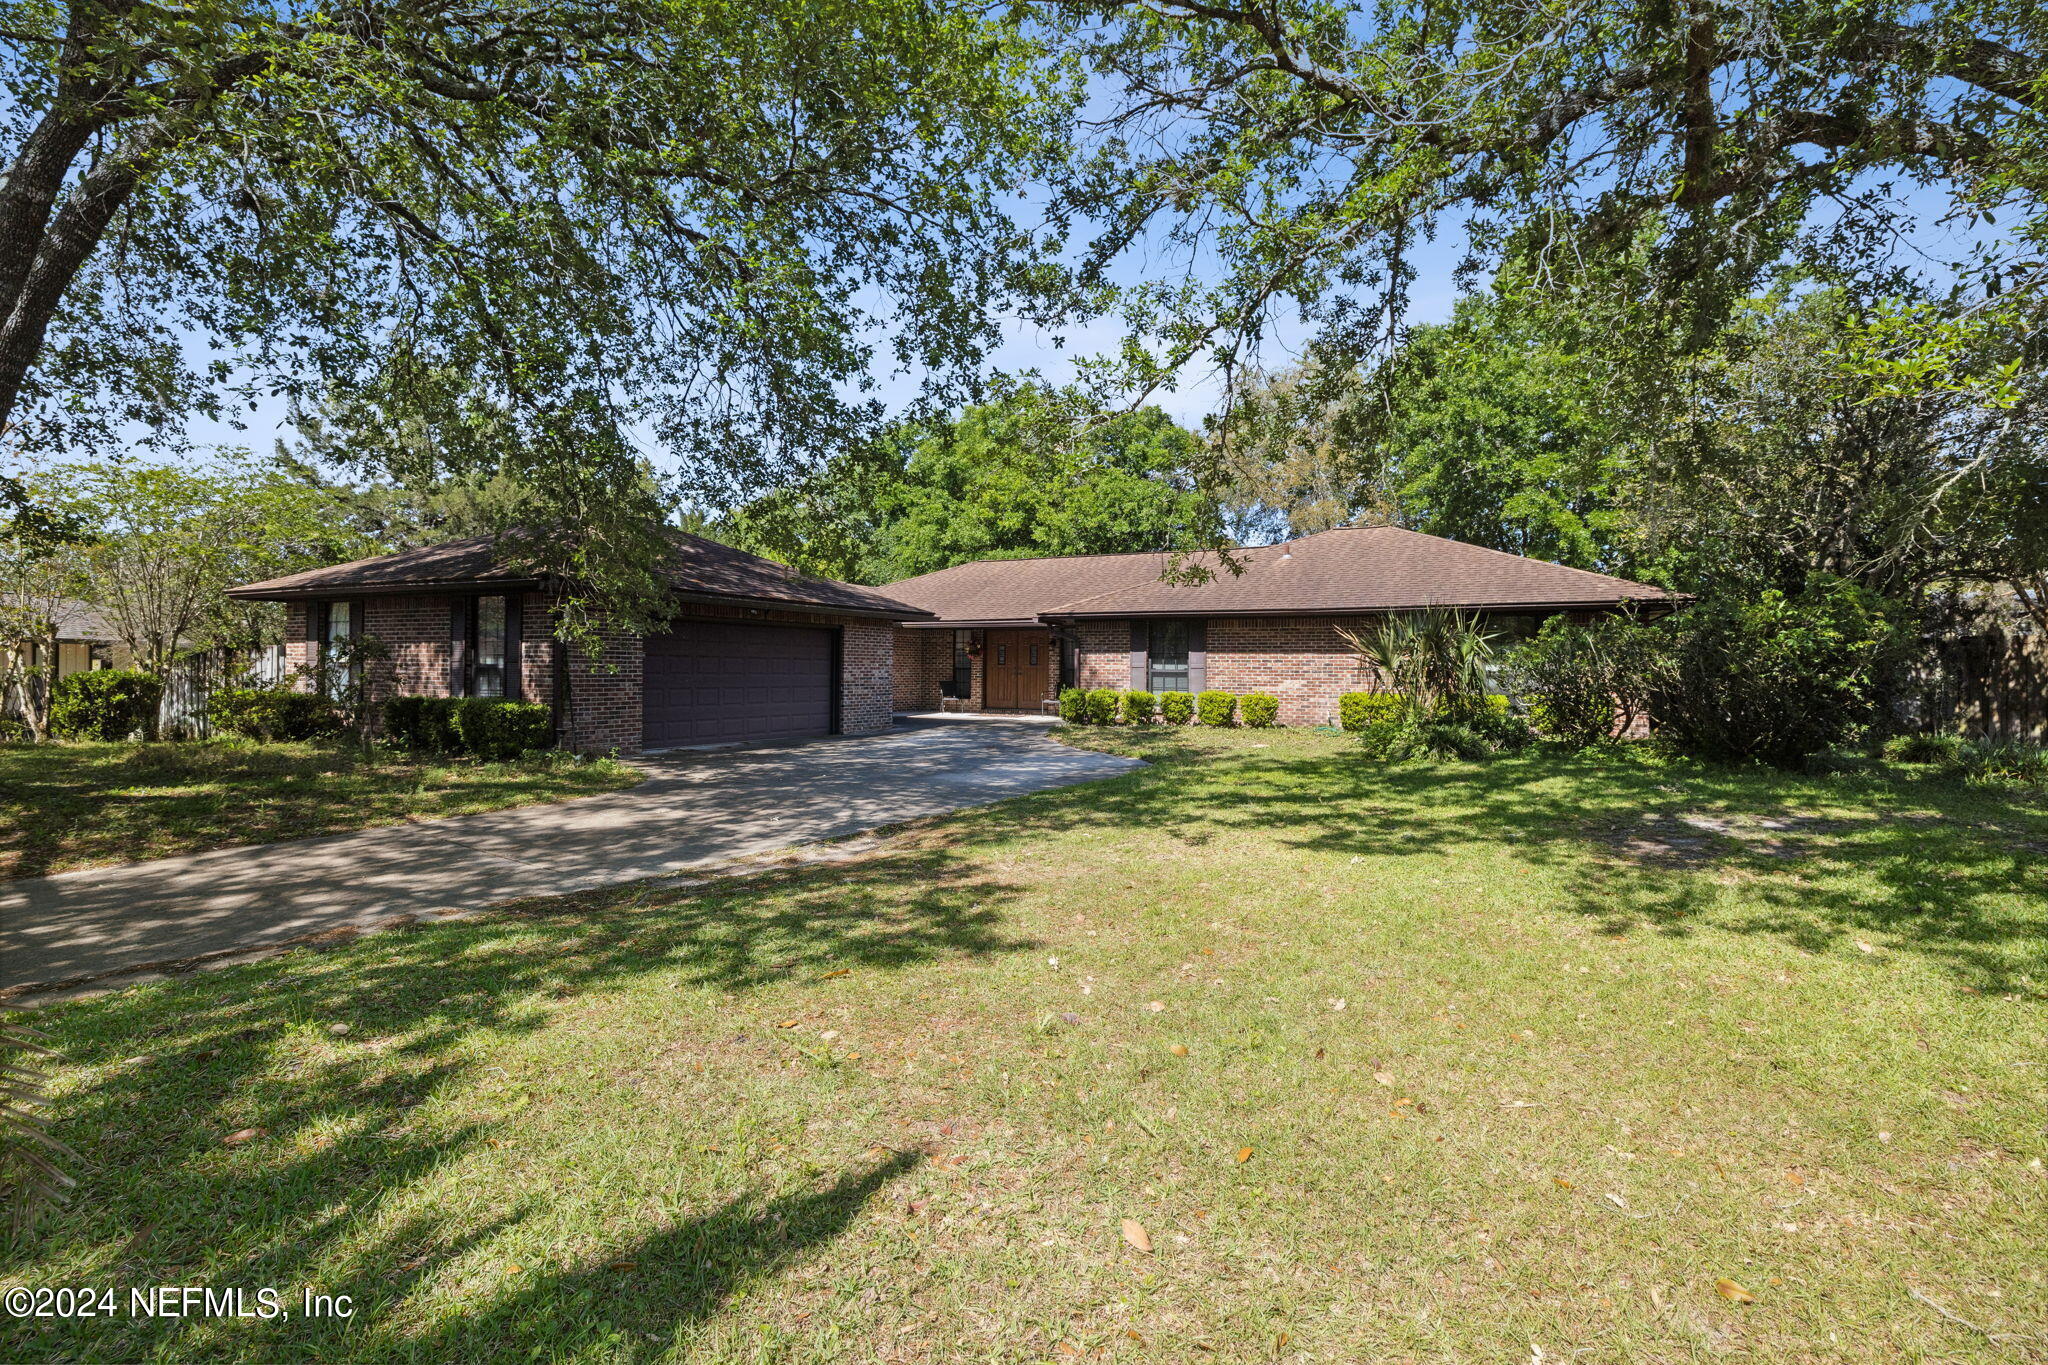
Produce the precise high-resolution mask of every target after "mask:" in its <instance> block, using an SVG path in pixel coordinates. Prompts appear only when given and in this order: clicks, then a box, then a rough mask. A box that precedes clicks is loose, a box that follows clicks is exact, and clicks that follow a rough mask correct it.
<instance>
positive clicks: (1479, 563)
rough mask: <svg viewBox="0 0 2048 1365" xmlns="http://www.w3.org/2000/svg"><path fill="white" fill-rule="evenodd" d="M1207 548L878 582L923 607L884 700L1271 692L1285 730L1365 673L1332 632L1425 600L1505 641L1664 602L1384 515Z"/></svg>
mask: <svg viewBox="0 0 2048 1365" xmlns="http://www.w3.org/2000/svg"><path fill="white" fill-rule="evenodd" d="M1234 555H1235V557H1236V558H1237V559H1238V560H1239V562H1240V563H1241V564H1242V566H1243V572H1242V573H1238V574H1232V573H1230V572H1229V571H1228V570H1226V569H1223V568H1221V567H1219V566H1218V565H1217V564H1216V561H1215V559H1214V556H1209V555H1203V556H1197V557H1196V558H1195V563H1196V564H1197V565H1198V566H1200V567H1204V568H1207V569H1209V570H1210V571H1211V572H1212V575H1213V576H1212V577H1210V578H1209V579H1208V580H1207V581H1206V582H1201V583H1185V584H1183V583H1173V582H1168V581H1166V580H1165V578H1164V575H1165V573H1166V571H1167V569H1168V567H1169V560H1170V556H1168V555H1167V554H1164V553H1152V554H1121V555H1071V556H1062V557H1056V558H1048V559H996V560H983V561H980V562H977V563H973V564H960V565H956V566H954V567H953V568H950V569H941V570H939V571H938V572H937V573H928V574H923V575H920V576H919V577H916V578H906V579H903V580H901V581H900V582H896V583H891V584H889V585H888V586H887V588H886V589H885V591H887V592H888V594H889V595H890V596H891V597H894V598H896V599H898V600H900V601H903V602H906V603H909V604H910V605H912V606H915V607H922V608H924V609H925V610H926V611H927V612H929V613H930V616H929V617H928V618H926V619H922V620H916V621H905V622H904V623H902V624H901V625H900V626H898V627H897V629H896V632H895V635H896V695H895V700H896V709H897V710H899V711H906V710H909V711H915V710H935V709H941V708H944V709H948V710H960V711H1041V710H1050V709H1052V708H1053V706H1054V704H1055V701H1056V698H1057V697H1058V694H1059V690H1060V688H1062V687H1065V686H1080V687H1088V688H1094V687H1111V688H1118V689H1122V688H1140V689H1143V690H1145V691H1148V692H1168V691H1172V692H1178V691H1189V692H1200V691H1202V690H1203V689H1204V688H1217V689H1220V690H1222V691H1225V692H1234V693H1238V694H1240V695H1242V694H1244V693H1247V692H1267V693H1271V694H1272V695H1273V696H1275V697H1277V698H1279V701H1280V722H1281V724H1283V725H1325V724H1334V723H1335V722H1336V717H1337V698H1338V696H1339V695H1340V694H1342V693H1345V692H1356V691H1362V690H1366V689H1367V688H1368V687H1369V686H1370V685H1371V681H1372V678H1371V671H1370V669H1368V668H1367V667H1366V666H1365V665H1364V664H1362V663H1361V662H1360V660H1359V659H1358V657H1357V656H1356V654H1354V653H1353V652H1352V650H1351V647H1350V646H1349V645H1347V644H1346V643H1345V642H1344V639H1343V637H1342V636H1341V635H1340V634H1339V633H1338V632H1339V631H1340V630H1341V629H1350V630H1352V631H1353V632H1354V633H1355V632H1357V631H1358V630H1360V629H1363V628H1367V627H1369V626H1370V625H1371V624H1372V620H1373V618H1374V617H1376V616H1382V615H1385V614H1386V613H1388V612H1398V611H1412V610H1416V609H1421V608H1429V607H1459V608H1464V609H1468V610H1472V611H1476V612H1478V613H1480V614H1481V615H1482V616H1483V617H1484V618H1485V619H1486V621H1487V622H1488V624H1490V625H1491V626H1493V627H1494V628H1495V629H1497V630H1500V631H1502V632H1503V633H1505V634H1508V635H1510V636H1522V635H1527V634H1531V633H1533V632H1534V631H1535V630H1536V628H1537V627H1538V626H1540V625H1541V624H1542V623H1543V621H1544V620H1545V619H1547V618H1549V617H1551V616H1555V615H1557V614H1559V613H1568V614H1570V615H1573V616H1576V617H1581V618H1590V617H1591V616H1593V615H1595V614H1597V613H1600V612H1606V611H1613V610H1616V609H1618V608H1621V607H1628V606H1634V607H1638V608H1642V609H1645V610H1668V609H1669V608H1670V607H1671V606H1672V605H1673V604H1674V603H1673V599H1672V598H1671V597H1670V595H1669V594H1667V593H1665V592H1664V591H1663V590H1662V589H1660V588H1653V587H1650V586H1648V585H1646V584H1642V583H1631V582H1629V581H1627V580H1626V579H1621V578H1611V577H1609V576H1608V575H1606V574H1598V573H1589V572H1587V571H1586V570H1584V569H1569V568H1566V567H1564V566H1563V565H1561V564H1552V563H1548V562H1546V561H1544V560H1538V559H1525V558H1523V557H1522V556H1520V555H1512V554H1507V553H1504V552H1502V551H1499V550H1488V549H1484V548H1482V547H1480V546H1477V545H1467V544H1465V543H1463V542H1461V541H1455V540H1446V539H1444V538H1442V537H1441V536H1430V535H1423V534H1422V533H1420V532H1418V531H1408V530H1403V529H1401V528H1399V527H1395V526H1355V527H1342V528H1339V529H1337V530H1334V531H1322V532H1319V533H1317V534H1314V535H1308V536H1302V537H1300V538H1299V539H1296V540H1291V541H1288V542H1285V543H1283V544H1278V545H1269V546H1265V547H1263V548H1260V549H1252V550H1240V551H1236V552H1234Z"/></svg>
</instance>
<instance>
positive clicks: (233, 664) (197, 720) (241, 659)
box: [156, 645, 286, 739]
mask: <svg viewBox="0 0 2048 1365" xmlns="http://www.w3.org/2000/svg"><path fill="white" fill-rule="evenodd" d="M285 673H286V669H285V663H284V646H283V645H267V646H265V647H264V648H262V649H259V650H254V651H247V652H245V651H240V650H209V651H207V652H206V653H204V654H190V655H187V656H186V657H185V658H182V659H180V660H178V661H177V662H176V663H174V664H172V665H171V669H170V672H168V673H166V674H165V675H164V698H163V701H162V702H161V703H159V704H158V706H157V712H156V723H157V730H158V733H160V734H161V735H163V737H164V738H166V739H178V738H184V739H205V738H206V737H207V736H208V735H210V734H211V733H212V732H213V726H212V723H211V722H210V721H209V720H208V719H207V716H206V704H207V703H208V702H210V701H212V700H213V694H214V693H216V692H218V691H220V690H221V689H223V688H227V687H263V686H268V685H270V684H273V683H277V682H281V681H283V679H284V677H285Z"/></svg>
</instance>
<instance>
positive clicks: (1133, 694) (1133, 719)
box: [1124, 687, 1159, 725]
mask: <svg viewBox="0 0 2048 1365" xmlns="http://www.w3.org/2000/svg"><path fill="white" fill-rule="evenodd" d="M1158 718H1159V698H1157V697H1155V696H1153V695H1152V694H1151V693H1150V692H1147V691H1145V690H1144V689H1143V688H1136V687H1134V688H1132V689H1131V690H1130V691H1128V692H1126V693H1124V723H1125V724H1127V725H1150V724H1151V723H1152V722H1153V721H1155V720H1157V719H1158Z"/></svg>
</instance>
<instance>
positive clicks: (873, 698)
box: [285, 593, 943, 753]
mask: <svg viewBox="0 0 2048 1365" xmlns="http://www.w3.org/2000/svg"><path fill="white" fill-rule="evenodd" d="M356 601H357V603H358V609H359V610H360V611H361V612H362V624H361V631H362V634H364V635H366V636H370V637H374V638H375V639H376V640H378V641H379V642H380V643H382V644H383V646H384V648H385V650H386V655H385V657H384V658H382V659H379V660H377V661H375V662H374V663H373V664H372V665H371V669H370V702H371V706H372V709H373V714H375V712H376V711H377V710H379V709H381V708H382V706H383V704H384V702H385V700H386V699H387V698H390V697H394V696H422V697H446V696H450V695H452V694H453V690H452V688H451V686H450V680H451V672H452V657H453V647H452V644H451V642H450V640H449V623H450V619H451V613H452V611H453V608H454V602H455V599H454V598H453V597H450V596H447V595H443V594H431V593H423V594H413V595H405V596H387V597H370V598H359V599H356ZM310 611H311V604H309V603H305V602H292V603H288V604H286V607H285V632H286V634H285V664H286V667H287V668H288V669H293V670H298V671H300V676H301V681H300V683H299V685H300V686H301V687H309V686H311V682H310V678H311V676H312V674H313V672H314V666H315V664H316V663H317V661H318V657H319V647H318V645H317V643H316V642H315V641H313V640H312V639H311V638H310V635H309V613H310ZM551 612H552V604H551V602H550V601H549V599H548V598H546V597H544V596H542V595H541V594H538V593H529V594H527V595H525V596H524V597H523V598H522V599H521V607H520V614H521V631H520V649H519V677H520V686H521V693H520V699H521V700H523V701H537V702H542V703H546V704H553V703H554V701H555V695H554V693H555V688H554V680H555V662H554V661H555V641H554V636H553V629H552V626H551V624H550V614H551ZM677 619H678V621H686V620H716V621H760V622H763V623H779V624H787V625H811V626H838V627H841V628H842V630H843V633H842V635H841V644H840V674H839V686H840V695H839V722H840V732H841V733H842V734H849V735H863V734H874V733H876V732H878V731H882V730H886V729H888V728H889V715H890V710H891V703H892V701H893V698H892V696H891V693H892V689H893V682H892V679H893V674H894V666H895V646H894V641H893V639H892V636H893V634H894V633H895V628H894V627H893V626H891V625H890V624H889V623H888V622H886V621H865V620H850V619H848V618H845V617H835V616H827V615H824V614H822V613H815V612H800V611H775V610H767V609H760V610H755V609H749V608H745V607H719V606H695V605H692V606H687V607H686V608H685V609H684V612H683V614H682V615H681V616H679V617H678V618H677ZM941 634H943V632H941ZM561 652H562V656H563V663H564V664H565V666H566V672H567V674H568V681H569V695H568V699H567V707H566V714H565V715H563V717H562V725H563V735H562V742H563V746H564V747H565V748H570V749H575V750H577V751H579V752H605V751H608V750H613V749H616V750H618V751H619V752H621V753H635V752H638V751H639V748H640V730H641V714H640V700H641V679H642V670H643V668H644V666H645V662H646V656H645V651H644V650H643V649H642V648H641V644H640V637H639V636H638V635H635V634H633V633H631V632H629V631H626V630H621V629H615V628H611V627H607V626H600V627H599V638H598V649H597V655H596V657H595V658H593V657H592V656H591V652H590V651H589V650H588V649H586V648H584V647H583V646H582V645H581V644H569V645H564V646H562V649H561Z"/></svg>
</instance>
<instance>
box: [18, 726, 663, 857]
mask: <svg viewBox="0 0 2048 1365" xmlns="http://www.w3.org/2000/svg"><path fill="white" fill-rule="evenodd" d="M638 780H639V777H638V774H636V773H635V772H634V771H633V770H632V769H630V768H628V767H626V766H625V765H624V764H621V763H615V762H612V761H610V760H604V761H600V762H595V763H587V764H567V763H560V762H555V761H552V760H533V761H518V762H511V763H479V762H476V761H474V760H470V759H435V758H415V757H410V756H407V755H402V754H393V753H388V752H372V753H368V754H365V753H362V752H359V751H357V750H354V749H350V748H345V747H339V746H326V745H317V744H253V743H248V742H244V741H237V740H221V741H213V742H207V743H192V744H88V743H80V744H45V745H21V744H10V745H0V879H5V878H9V877H40V876H43V875H44V874H46V873H51V872H68V871H71V870H73V869H75V868H81V867H96V866H99V865H101V864H104V863H125V862H137V861H140V860H142V859H145V858H168V857H171V856H172V855H174V854H179V853H198V852H201V851H203V850H205V849H210V848H226V847H230V846H233V845H239V844H267V843H271V842H273V841H275V840H278V839H297V838H302V837H304V836H306V835H312V834H337V833H340V832H342V831H344V830H351V829H364V828H366V827H368V826H371V825H388V824H392V823H394V822H396V821H400V820H407V819H423V820H425V819H433V818H435V817H438V816H443V815H466V814H469V813H471V812H474V811H486V810H501V809H503V808H504V807H507V806H524V805H531V804H533V803H535V802H541V801H566V800H568V799H569V798H570V797H573V796H589V795H591V794H593V793H596V792H604V791H616V790H617V789H619V788H621V787H630V786H632V785H633V784H634V783H635V782H636V781H638Z"/></svg>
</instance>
